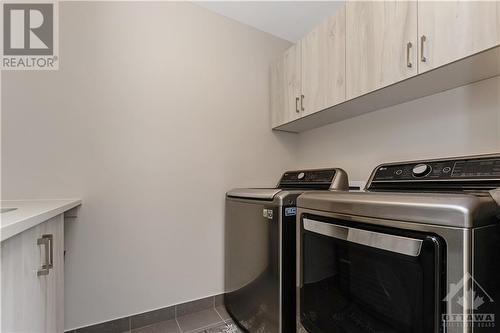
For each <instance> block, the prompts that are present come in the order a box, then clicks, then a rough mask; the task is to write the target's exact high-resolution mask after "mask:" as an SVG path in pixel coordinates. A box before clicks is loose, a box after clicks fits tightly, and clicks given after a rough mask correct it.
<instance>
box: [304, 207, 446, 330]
mask: <svg viewBox="0 0 500 333" xmlns="http://www.w3.org/2000/svg"><path fill="white" fill-rule="evenodd" d="M300 244H301V248H300V251H301V258H300V309H299V312H300V320H301V323H302V326H303V327H304V328H305V329H306V330H307V331H308V332H311V333H319V332H324V333H326V332H328V333H358V332H359V333H366V332H384V333H429V332H439V330H440V326H441V325H440V319H439V317H440V313H441V299H442V298H441V295H440V289H441V286H440V284H441V283H442V282H441V281H442V279H441V277H440V273H441V253H442V252H443V251H442V242H441V241H440V240H439V239H438V238H437V237H434V236H431V235H424V234H418V233H414V232H405V231H402V230H394V229H387V228H378V227H373V226H367V225H361V224H356V223H353V222H352V221H349V222H347V221H342V220H337V219H332V218H324V217H317V216H307V215H304V216H303V217H302V219H301V240H300Z"/></svg>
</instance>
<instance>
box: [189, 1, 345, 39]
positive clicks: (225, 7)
mask: <svg viewBox="0 0 500 333" xmlns="http://www.w3.org/2000/svg"><path fill="white" fill-rule="evenodd" d="M194 2H195V3H196V4H197V5H199V6H201V7H204V8H206V9H209V10H211V11H213V12H216V13H218V14H221V15H223V16H226V17H229V18H231V19H234V20H236V21H239V22H241V23H244V24H247V25H249V26H252V27H254V28H257V29H259V30H262V31H265V32H268V33H270V34H272V35H275V36H277V37H280V38H283V39H286V40H289V41H291V42H296V41H297V40H299V39H300V38H301V37H303V36H304V35H305V34H306V33H307V32H308V31H310V30H311V29H312V28H313V27H314V26H315V25H317V24H318V23H319V22H321V21H323V20H324V19H325V18H327V17H329V16H331V15H333V14H334V13H335V11H336V10H337V9H339V8H340V7H341V6H342V5H343V4H344V1H194Z"/></svg>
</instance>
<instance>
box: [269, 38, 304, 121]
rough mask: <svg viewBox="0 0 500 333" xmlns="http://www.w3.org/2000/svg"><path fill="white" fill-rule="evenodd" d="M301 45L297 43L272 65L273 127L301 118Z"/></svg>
mask: <svg viewBox="0 0 500 333" xmlns="http://www.w3.org/2000/svg"><path fill="white" fill-rule="evenodd" d="M300 61H301V45H300V43H297V44H295V45H293V46H292V47H290V48H289V49H288V50H286V51H285V53H284V55H283V56H282V57H281V58H280V59H278V60H277V61H276V62H275V63H274V64H272V65H271V93H270V96H271V122H272V127H273V128H274V127H277V126H279V125H282V124H286V123H288V122H290V121H293V120H295V119H297V118H299V117H300V114H301V109H300V94H301V62H300Z"/></svg>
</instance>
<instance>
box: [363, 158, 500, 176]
mask: <svg viewBox="0 0 500 333" xmlns="http://www.w3.org/2000/svg"><path fill="white" fill-rule="evenodd" d="M489 179H500V157H498V156H496V157H477V158H458V159H445V160H431V161H417V162H413V163H412V162H408V163H401V164H399V163H391V164H386V165H381V166H379V167H378V168H377V169H376V170H374V174H373V176H372V183H375V182H391V181H393V182H396V181H397V182H405V181H407V182H418V181H432V180H435V181H446V180H451V181H456V180H464V181H468V180H470V181H478V180H479V181H480V180H489Z"/></svg>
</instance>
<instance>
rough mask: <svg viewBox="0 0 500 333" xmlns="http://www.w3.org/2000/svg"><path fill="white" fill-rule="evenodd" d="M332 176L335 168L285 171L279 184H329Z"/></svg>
mask: <svg viewBox="0 0 500 333" xmlns="http://www.w3.org/2000/svg"><path fill="white" fill-rule="evenodd" d="M333 176H335V169H321V170H298V171H287V172H285V173H284V174H283V176H282V177H281V180H280V184H281V185H287V184H312V183H322V184H326V183H328V184H330V183H331V182H332V180H333Z"/></svg>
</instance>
